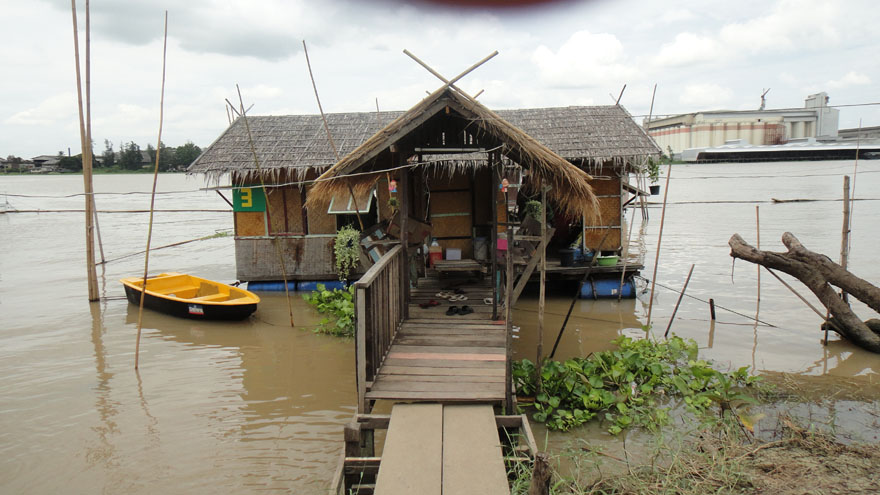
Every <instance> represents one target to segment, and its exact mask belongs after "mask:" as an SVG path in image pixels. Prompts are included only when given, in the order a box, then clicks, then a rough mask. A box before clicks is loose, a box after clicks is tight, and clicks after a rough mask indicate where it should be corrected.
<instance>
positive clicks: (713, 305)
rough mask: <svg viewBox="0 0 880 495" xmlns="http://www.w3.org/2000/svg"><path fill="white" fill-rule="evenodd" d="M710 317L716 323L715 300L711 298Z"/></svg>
mask: <svg viewBox="0 0 880 495" xmlns="http://www.w3.org/2000/svg"><path fill="white" fill-rule="evenodd" d="M709 316H711V317H712V321H715V299H712V298H711V297H710V298H709Z"/></svg>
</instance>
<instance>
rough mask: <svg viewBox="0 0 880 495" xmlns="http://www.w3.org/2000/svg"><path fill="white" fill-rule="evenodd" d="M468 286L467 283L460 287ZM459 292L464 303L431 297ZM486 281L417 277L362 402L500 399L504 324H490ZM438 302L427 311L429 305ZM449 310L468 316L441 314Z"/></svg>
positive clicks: (502, 387) (502, 386) (502, 394)
mask: <svg viewBox="0 0 880 495" xmlns="http://www.w3.org/2000/svg"><path fill="white" fill-rule="evenodd" d="M463 282H468V283H463ZM452 288H459V289H460V290H461V291H463V292H464V294H463V295H464V296H466V297H467V300H465V301H455V302H450V301H448V300H446V299H443V298H440V297H438V296H437V295H436V294H437V293H438V292H440V291H441V290H444V289H452ZM491 297H492V289H491V286H490V285H489V283H488V281H478V280H475V279H467V280H466V281H462V280H446V281H438V280H436V279H422V280H420V281H419V287H418V288H414V289H412V290H411V292H410V304H409V318H407V319H405V320H404V321H403V322H402V323H401V325H400V329H399V330H398V332H397V334H396V335H395V338H394V341H393V342H392V344H391V347H390V349H389V351H388V354H387V355H386V356H385V359H384V360H383V361H382V365H381V366H380V367H379V370H378V372H377V374H376V376H375V378H374V380H373V382H372V384H370V385H369V386H368V387H367V391H366V399H367V400H370V401H374V400H378V399H386V400H400V401H443V402H451V401H454V402H480V403H498V402H502V401H503V400H504V398H505V394H504V373H505V367H506V358H507V351H506V348H505V339H506V335H505V330H506V326H505V322H504V321H503V320H492V306H491V305H487V304H485V303H484V299H486V298H491ZM432 300H434V301H437V302H439V303H440V304H439V305H437V306H431V307H427V308H422V307H420V304H424V303H427V302H429V301H432ZM451 306H456V307H458V308H462V307H463V306H468V307H470V308H472V309H473V311H474V312H473V313H471V314H467V315H460V314H455V315H447V314H446V313H447V310H448V309H449V308H450V307H451Z"/></svg>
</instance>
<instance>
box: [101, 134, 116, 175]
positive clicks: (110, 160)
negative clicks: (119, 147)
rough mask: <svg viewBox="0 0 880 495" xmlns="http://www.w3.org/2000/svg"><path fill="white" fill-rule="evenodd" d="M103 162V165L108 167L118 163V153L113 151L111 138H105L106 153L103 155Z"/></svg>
mask: <svg viewBox="0 0 880 495" xmlns="http://www.w3.org/2000/svg"><path fill="white" fill-rule="evenodd" d="M101 162H102V163H101V165H102V166H103V167H107V168H109V167H112V166H113V165H116V154H115V153H114V152H113V143H111V142H110V140H109V139H105V140H104V154H103V155H101Z"/></svg>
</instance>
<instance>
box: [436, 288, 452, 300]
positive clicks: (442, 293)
mask: <svg viewBox="0 0 880 495" xmlns="http://www.w3.org/2000/svg"><path fill="white" fill-rule="evenodd" d="M434 295H435V296H437V297H439V298H441V299H449V298H450V297H452V296H454V295H455V294H454V293H453V292H452V291H448V290H442V291H440V292H438V293H436V294H434Z"/></svg>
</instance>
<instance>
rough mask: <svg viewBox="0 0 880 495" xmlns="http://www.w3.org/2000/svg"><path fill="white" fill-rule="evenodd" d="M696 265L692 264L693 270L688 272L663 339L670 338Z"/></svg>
mask: <svg viewBox="0 0 880 495" xmlns="http://www.w3.org/2000/svg"><path fill="white" fill-rule="evenodd" d="M694 266H695V265H694V264H693V263H692V264H691V269H690V270H688V276H687V278H686V279H684V287H682V288H681V292H680V293H679V294H678V301H677V302H676V303H675V309H673V310H672V316H670V317H669V324H668V325H666V332H664V333H663V338H664V339H665V338H666V337H669V329H671V328H672V322H673V321H674V320H675V313H678V306H679V305H681V300H682V298H684V293H685V291H686V290H687V288H688V283H690V281H691V275H693V273H694Z"/></svg>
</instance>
